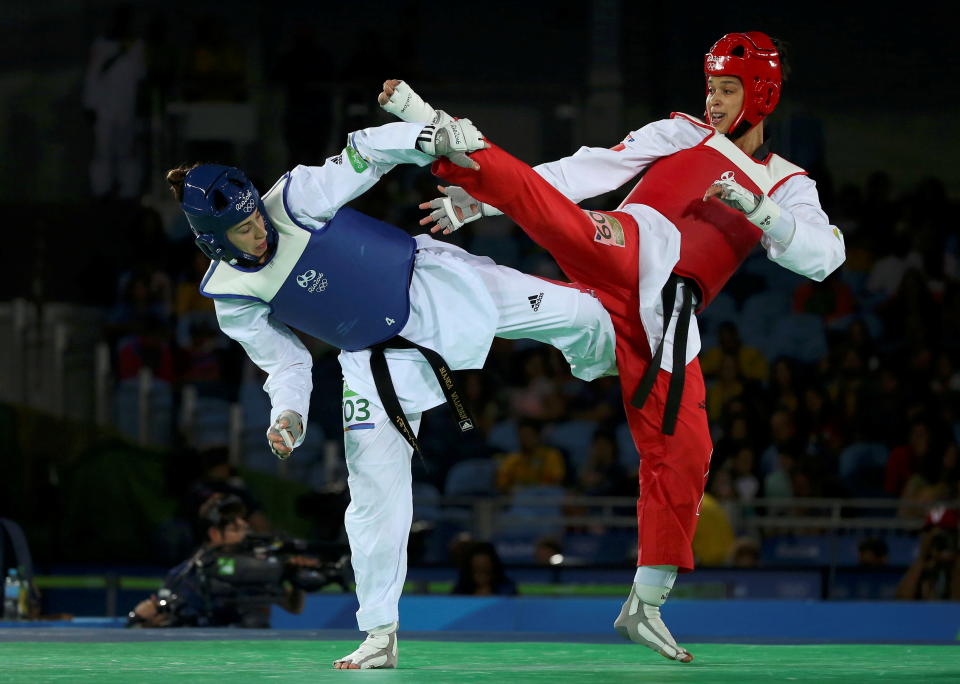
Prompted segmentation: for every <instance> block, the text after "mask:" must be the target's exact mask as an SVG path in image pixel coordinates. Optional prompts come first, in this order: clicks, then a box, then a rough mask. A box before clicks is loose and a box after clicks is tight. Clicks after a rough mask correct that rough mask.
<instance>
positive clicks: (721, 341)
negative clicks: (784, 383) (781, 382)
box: [700, 321, 770, 382]
mask: <svg viewBox="0 0 960 684" xmlns="http://www.w3.org/2000/svg"><path fill="white" fill-rule="evenodd" d="M728 357H730V358H733V359H734V360H735V361H736V369H737V374H738V375H739V376H741V377H743V378H746V379H748V380H756V381H758V382H766V381H767V378H768V377H769V373H770V366H769V364H768V363H767V359H766V358H764V356H763V354H762V353H761V352H760V350H759V349H757V348H756V347H751V346H750V345H748V344H744V342H743V340H741V339H740V331H739V330H737V326H736V324H735V323H733V322H732V321H724V322H723V323H721V324H720V325H719V326H718V327H717V346H716V347H710V348H708V349H705V350H704V352H703V354H702V355H701V357H700V365H701V366H702V367H703V374H704V376H705V377H711V376H713V375H717V374H719V373H720V366H721V363H722V362H723V359H724V358H728Z"/></svg>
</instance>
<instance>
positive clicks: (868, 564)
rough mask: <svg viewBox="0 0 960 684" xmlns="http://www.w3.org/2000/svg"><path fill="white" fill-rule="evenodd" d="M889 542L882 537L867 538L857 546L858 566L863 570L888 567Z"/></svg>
mask: <svg viewBox="0 0 960 684" xmlns="http://www.w3.org/2000/svg"><path fill="white" fill-rule="evenodd" d="M888 553H889V550H888V548H887V542H885V541H883V539H881V538H880V537H866V538H865V539H863V540H861V541H860V543H859V544H858V545H857V565H858V566H859V567H861V568H870V569H874V568H884V567H886V566H887V554H888Z"/></svg>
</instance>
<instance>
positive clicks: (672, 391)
mask: <svg viewBox="0 0 960 684" xmlns="http://www.w3.org/2000/svg"><path fill="white" fill-rule="evenodd" d="M681 280H683V279H682V278H681V277H680V276H678V275H677V274H675V273H674V274H672V275H671V276H670V278H669V279H668V280H667V284H666V285H664V286H663V292H662V295H663V337H661V338H660V344H659V345H657V351H656V352H655V353H654V355H653V359H651V361H650V365H649V366H648V367H647V370H646V372H645V373H644V374H643V377H642V378H640V384H639V385H638V386H637V391H636V392H634V394H633V399H631V400H630V404H631V405H633V406H634V407H635V408H638V409H642V408H643V405H644V403H645V402H646V401H647V397H649V396H650V391H651V390H652V389H653V383H654V382H656V379H657V375H658V374H659V373H660V362H661V360H662V359H663V342H664V340H666V339H667V328H668V327H669V325H670V318H671V317H672V316H673V305H674V303H675V302H676V299H677V284H678V283H679V282H680V281H681ZM692 313H693V285H692V284H691V283H690V282H685V287H684V288H683V302H682V304H681V306H680V315H679V316H677V326H676V328H675V329H674V335H673V372H672V373H671V375H670V385H669V387H668V388H667V401H666V405H665V406H664V409H663V429H662V431H663V434H665V435H672V434H673V432H674V429H675V428H676V426H677V414H678V413H679V412H680V399H681V398H682V397H683V380H684V376H685V375H686V370H687V332H688V331H689V330H690V317H691V314H692Z"/></svg>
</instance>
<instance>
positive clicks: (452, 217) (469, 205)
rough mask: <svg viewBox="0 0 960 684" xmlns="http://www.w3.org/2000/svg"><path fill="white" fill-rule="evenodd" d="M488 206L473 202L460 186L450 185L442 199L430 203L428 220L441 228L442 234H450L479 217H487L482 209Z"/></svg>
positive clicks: (471, 197) (476, 201) (438, 198)
mask: <svg viewBox="0 0 960 684" xmlns="http://www.w3.org/2000/svg"><path fill="white" fill-rule="evenodd" d="M489 206H490V205H489V204H487V205H485V204H483V203H482V202H480V201H478V200H475V199H474V198H473V196H472V195H470V193H468V192H467V191H466V190H464V189H463V188H461V187H460V186H458V185H451V186H448V187H447V190H446V194H445V196H444V197H437V198H436V199H435V200H431V201H430V208H431V209H433V211H431V212H430V218H431V220H433V222H434V223H436V224H437V225H439V226H440V227H441V228H443V232H444V234H447V233H452V232H453V231H455V230H457V229H458V228H460V227H461V226H463V225H464V224H466V223H470V222H471V221H476V220H477V219H478V218H480V217H481V216H489V214H487V213H485V212H484V207H489ZM491 208H492V207H491Z"/></svg>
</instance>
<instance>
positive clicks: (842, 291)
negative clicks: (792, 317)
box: [793, 271, 857, 324]
mask: <svg viewBox="0 0 960 684" xmlns="http://www.w3.org/2000/svg"><path fill="white" fill-rule="evenodd" d="M856 307H857V304H856V298H855V297H854V294H853V290H851V289H850V286H849V285H847V283H846V282H844V279H843V276H842V275H841V274H840V273H839V272H837V271H834V272H833V273H832V274H830V275H829V276H828V277H827V278H826V279H825V280H824V281H823V282H822V283H817V284H816V285H814V284H813V282H812V281H809V280H804V281H803V282H802V283H800V284H799V285H797V289H795V290H794V291H793V310H794V311H795V312H797V313H806V314H814V315H815V316H820V317H821V318H823V320H824V322H826V323H827V324H830V323H834V322H836V321H839V320H842V319H844V318H846V317H848V316H850V315H852V314H853V313H854V312H855V311H856Z"/></svg>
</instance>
